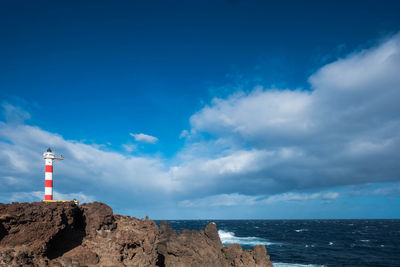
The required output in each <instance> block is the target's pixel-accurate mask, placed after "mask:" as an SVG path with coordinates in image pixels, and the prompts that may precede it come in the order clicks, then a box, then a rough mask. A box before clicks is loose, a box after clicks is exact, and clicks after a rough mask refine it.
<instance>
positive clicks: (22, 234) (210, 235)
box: [0, 202, 272, 267]
mask: <svg viewBox="0 0 400 267" xmlns="http://www.w3.org/2000/svg"><path fill="white" fill-rule="evenodd" d="M0 266H137V267H141V266H167V267H168V266H176V267H181V266H182V267H184V266H210V267H213V266H215V267H216V266H240V267H241V266H257V267H264V266H265V267H267V266H268V267H272V264H271V262H270V261H269V256H268V255H267V251H266V249H265V247H264V245H257V246H255V247H254V249H253V250H246V251H243V250H242V248H241V247H240V246H239V245H238V244H233V245H229V246H223V245H222V243H221V240H220V238H219V235H218V231H217V226H216V224H215V223H210V224H208V225H207V226H206V228H205V230H201V231H193V230H186V229H184V230H182V231H179V232H175V231H174V230H173V229H172V228H171V227H170V226H169V225H168V223H167V222H166V221H163V222H161V224H160V227H158V225H157V223H156V222H154V221H152V220H148V218H146V219H136V218H134V217H129V216H121V215H115V214H113V212H112V209H111V208H110V207H109V206H107V205H106V204H104V203H100V202H93V203H89V204H83V205H80V206H79V205H76V204H75V203H74V202H50V203H49V202H34V203H12V204H1V203H0Z"/></svg>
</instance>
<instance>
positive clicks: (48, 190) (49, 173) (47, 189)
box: [43, 148, 64, 200]
mask: <svg viewBox="0 0 400 267" xmlns="http://www.w3.org/2000/svg"><path fill="white" fill-rule="evenodd" d="M43 158H44V161H45V164H46V167H45V174H44V181H45V184H44V200H53V160H55V159H56V160H63V159H64V158H63V156H60V157H56V156H55V155H54V153H53V152H52V151H51V149H50V148H48V149H47V151H46V152H44V153H43Z"/></svg>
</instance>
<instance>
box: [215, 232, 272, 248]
mask: <svg viewBox="0 0 400 267" xmlns="http://www.w3.org/2000/svg"><path fill="white" fill-rule="evenodd" d="M218 234H219V238H220V239H221V242H222V244H224V245H230V244H234V243H238V244H239V245H245V246H246V245H247V246H255V245H260V244H262V245H266V246H268V245H279V244H278V243H273V242H269V241H267V240H265V239H263V238H259V237H254V236H248V237H239V236H235V233H233V232H227V231H223V230H218Z"/></svg>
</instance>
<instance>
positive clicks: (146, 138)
mask: <svg viewBox="0 0 400 267" xmlns="http://www.w3.org/2000/svg"><path fill="white" fill-rule="evenodd" d="M129 135H130V136H133V138H135V140H136V141H137V142H143V143H148V144H155V143H157V141H158V138H157V137H154V136H151V135H147V134H143V133H139V134H133V133H129Z"/></svg>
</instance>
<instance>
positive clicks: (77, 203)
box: [42, 200, 79, 205]
mask: <svg viewBox="0 0 400 267" xmlns="http://www.w3.org/2000/svg"><path fill="white" fill-rule="evenodd" d="M42 202H73V203H74V204H75V205H79V202H78V200H42Z"/></svg>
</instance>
